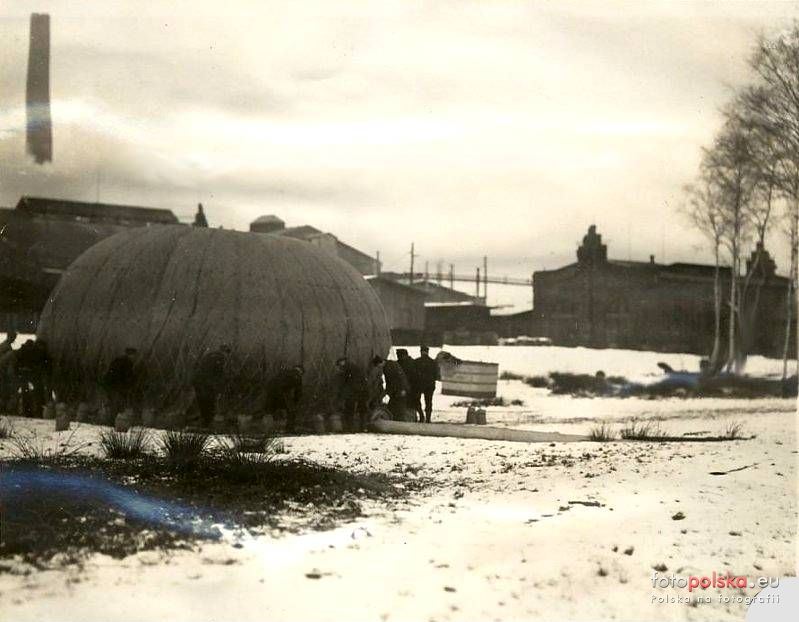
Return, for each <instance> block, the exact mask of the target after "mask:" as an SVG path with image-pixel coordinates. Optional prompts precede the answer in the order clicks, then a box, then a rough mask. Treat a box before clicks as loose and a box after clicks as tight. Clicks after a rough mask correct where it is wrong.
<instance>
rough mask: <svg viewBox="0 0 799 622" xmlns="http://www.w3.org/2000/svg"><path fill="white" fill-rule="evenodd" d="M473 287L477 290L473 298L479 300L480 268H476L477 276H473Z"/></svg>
mask: <svg viewBox="0 0 799 622" xmlns="http://www.w3.org/2000/svg"><path fill="white" fill-rule="evenodd" d="M474 285H475V287H476V288H477V292H476V293H475V297H476V298H480V268H477V276H475V279H474Z"/></svg>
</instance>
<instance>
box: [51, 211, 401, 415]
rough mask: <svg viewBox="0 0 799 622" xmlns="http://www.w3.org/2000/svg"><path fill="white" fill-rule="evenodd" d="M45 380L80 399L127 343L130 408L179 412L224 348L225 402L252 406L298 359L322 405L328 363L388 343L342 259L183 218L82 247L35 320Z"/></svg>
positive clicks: (383, 348)
mask: <svg viewBox="0 0 799 622" xmlns="http://www.w3.org/2000/svg"><path fill="white" fill-rule="evenodd" d="M38 338H39V339H43V340H45V341H46V342H47V346H48V349H49V351H50V354H51V357H52V359H53V365H54V367H53V385H54V388H55V389H56V391H57V392H58V393H60V394H61V395H63V396H66V397H65V399H67V400H69V401H84V400H86V401H91V400H92V399H93V398H94V396H95V395H96V394H97V387H98V383H99V381H100V379H101V378H102V375H103V374H104V372H105V370H106V369H107V367H108V364H109V362H110V361H111V360H112V359H113V358H114V357H116V356H119V355H120V354H121V353H122V352H123V351H124V350H125V348H127V347H134V348H137V349H138V351H139V352H138V356H137V361H138V362H137V365H136V370H137V390H136V391H135V392H134V394H135V396H136V398H135V399H136V400H137V402H139V404H138V405H139V406H140V407H143V408H155V409H158V410H175V409H179V408H185V406H186V400H187V399H188V398H187V395H190V393H191V379H192V374H193V371H194V369H195V366H196V364H197V361H198V359H199V358H200V357H201V355H202V354H203V353H204V352H206V351H208V350H209V349H213V348H216V347H218V346H220V345H221V344H229V345H230V346H231V348H232V356H231V359H230V363H229V370H228V375H227V378H228V381H229V383H228V386H229V391H228V396H227V397H228V402H227V403H228V406H229V407H230V408H234V409H236V410H238V412H240V413H242V412H255V411H257V410H258V408H259V407H260V406H261V405H262V399H263V397H264V390H265V385H266V383H267V382H268V380H269V379H270V377H272V376H273V375H274V374H275V373H276V372H277V371H278V370H279V369H280V368H281V367H287V366H291V365H296V364H301V365H303V366H304V367H305V383H304V384H305V386H306V390H305V396H304V397H305V400H306V402H307V403H308V404H313V403H319V402H322V401H325V399H326V398H327V397H328V396H329V395H330V392H331V391H332V390H333V387H332V386H331V384H332V380H333V377H334V374H335V361H336V360H337V359H338V358H340V357H344V356H346V357H347V358H349V359H350V360H351V361H353V362H355V363H358V364H359V365H362V366H363V367H364V368H365V367H366V366H367V365H368V362H369V360H370V358H371V357H372V356H374V355H380V356H382V357H385V356H386V355H387V354H388V350H389V347H390V345H391V344H390V336H389V329H388V325H387V322H386V317H385V312H384V310H383V307H382V305H381V304H380V301H379V300H378V298H377V296H376V294H375V293H374V291H373V290H372V288H371V287H370V286H369V284H368V283H366V282H365V281H364V279H363V278H362V277H361V275H360V274H358V273H357V272H356V271H355V270H354V269H353V268H352V267H351V266H350V265H349V264H347V263H345V262H344V261H342V260H340V259H339V258H338V257H336V256H334V255H332V254H330V253H327V252H325V251H324V250H321V249H319V248H316V247H314V246H313V245H311V244H310V243H308V242H302V241H299V240H293V239H289V238H283V237H277V236H271V235H263V234H256V233H240V232H235V231H223V230H214V229H204V228H193V227H187V226H177V225H176V226H153V227H146V228H144V227H143V228H136V229H132V230H130V231H125V232H123V233H119V234H117V235H114V236H112V237H110V238H108V239H106V240H103V241H102V242H100V243H98V244H96V245H95V246H93V247H91V248H90V249H89V250H87V251H86V252H85V253H84V254H82V255H81V256H80V257H79V258H78V259H77V260H76V261H75V262H74V263H73V264H72V265H71V266H70V267H69V269H68V270H67V271H66V272H65V273H64V274H63V276H62V277H61V280H60V281H59V284H58V286H57V287H56V289H55V290H54V291H53V293H52V295H51V296H50V300H49V302H48V303H47V305H46V307H45V309H44V311H43V313H42V316H41V320H40V323H39V330H38Z"/></svg>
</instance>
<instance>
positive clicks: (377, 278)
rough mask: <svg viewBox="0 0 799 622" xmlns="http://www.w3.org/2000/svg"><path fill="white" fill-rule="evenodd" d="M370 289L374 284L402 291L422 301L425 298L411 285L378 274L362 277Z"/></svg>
mask: <svg viewBox="0 0 799 622" xmlns="http://www.w3.org/2000/svg"><path fill="white" fill-rule="evenodd" d="M363 278H364V279H365V280H366V281H367V282H368V283H369V284H370V285H371V286H372V287H374V286H375V285H376V284H378V285H386V286H388V287H393V288H395V289H398V290H402V292H403V293H404V294H408V295H410V296H416V297H417V298H421V299H424V298H425V297H426V295H425V293H424V292H423V291H421V290H419V289H417V288H415V287H413V286H411V285H406V284H405V283H400V282H399V281H396V280H394V279H389V278H386V277H384V276H382V275H379V274H370V275H367V276H365V277H363Z"/></svg>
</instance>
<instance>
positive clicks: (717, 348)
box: [684, 175, 727, 374]
mask: <svg viewBox="0 0 799 622" xmlns="http://www.w3.org/2000/svg"><path fill="white" fill-rule="evenodd" d="M684 191H685V194H686V198H687V214H688V217H689V218H690V219H691V221H692V222H693V223H694V225H696V227H697V228H698V229H699V231H701V232H702V234H703V235H704V236H705V237H706V238H707V239H708V240H709V241H710V243H711V244H712V245H713V260H714V264H713V265H714V270H713V349H712V351H711V353H710V370H711V373H713V374H715V373H717V372H718V371H719V370H720V369H721V365H722V347H721V306H722V295H723V294H722V287H721V250H722V241H723V240H724V237H725V227H726V224H727V222H726V220H725V219H724V216H723V213H722V208H721V206H720V204H719V201H720V199H719V197H718V195H717V191H716V188H715V186H714V184H713V182H712V180H711V179H710V178H709V177H708V176H706V175H700V177H699V179H697V181H696V182H695V183H693V184H687V185H686V186H685V188H684Z"/></svg>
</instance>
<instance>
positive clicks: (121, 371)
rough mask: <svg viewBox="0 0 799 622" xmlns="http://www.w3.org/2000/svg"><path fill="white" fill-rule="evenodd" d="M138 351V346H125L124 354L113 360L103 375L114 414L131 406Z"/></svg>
mask: <svg viewBox="0 0 799 622" xmlns="http://www.w3.org/2000/svg"><path fill="white" fill-rule="evenodd" d="M137 353H138V350H136V348H125V353H124V354H122V355H120V356H118V357H116V358H115V359H114V360H113V361H111V364H110V365H109V366H108V371H106V372H105V376H104V377H103V386H104V387H105V390H106V392H107V393H108V401H109V404H110V406H111V414H112V415H114V416H116V415H118V414H119V413H121V412H123V411H125V410H126V409H127V408H128V407H129V406H130V395H131V393H132V392H133V385H134V384H135V380H136V376H135V372H134V369H133V364H134V359H135V357H136V354H137Z"/></svg>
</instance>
